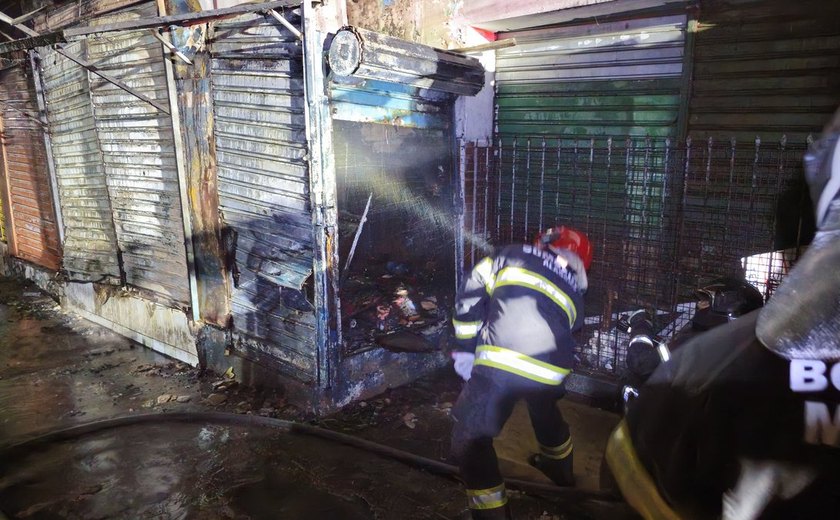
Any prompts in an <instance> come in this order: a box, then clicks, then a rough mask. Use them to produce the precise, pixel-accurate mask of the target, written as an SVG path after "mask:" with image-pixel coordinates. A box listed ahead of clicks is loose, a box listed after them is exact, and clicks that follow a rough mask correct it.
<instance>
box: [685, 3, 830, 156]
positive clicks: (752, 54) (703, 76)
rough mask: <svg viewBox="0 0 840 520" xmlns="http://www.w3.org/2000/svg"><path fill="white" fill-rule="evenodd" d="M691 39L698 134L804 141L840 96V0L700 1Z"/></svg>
mask: <svg viewBox="0 0 840 520" xmlns="http://www.w3.org/2000/svg"><path fill="white" fill-rule="evenodd" d="M739 3H740V4H743V2H739ZM695 42H696V43H695V50H694V57H695V59H694V71H693V78H694V79H693V85H692V97H691V104H690V118H689V134H690V135H692V136H694V137H695V138H705V137H708V136H712V135H714V136H720V137H724V138H726V139H728V138H729V137H731V136H735V137H737V138H738V139H739V140H741V141H748V142H751V141H752V140H754V139H755V138H756V136H759V137H761V138H762V139H763V140H764V141H765V142H766V141H767V140H772V141H775V142H778V141H779V139H780V138H781V136H782V135H783V134H786V135H787V137H788V142H789V143H790V142H797V143H799V142H804V141H805V139H806V137H807V135H808V134H810V133H819V131H820V130H821V129H822V126H823V125H825V124H826V123H827V122H828V120H829V119H830V117H831V114H832V113H833V112H834V111H835V110H836V109H837V106H838V104H840V2H825V1H819V2H814V1H807V0H806V1H798V2H788V1H778V0H776V1H763V2H753V3H750V4H747V5H740V6H737V5H732V2H720V1H719V2H709V3H708V4H707V3H704V4H703V9H702V10H701V11H700V20H699V27H698V33H697V37H696V40H695Z"/></svg>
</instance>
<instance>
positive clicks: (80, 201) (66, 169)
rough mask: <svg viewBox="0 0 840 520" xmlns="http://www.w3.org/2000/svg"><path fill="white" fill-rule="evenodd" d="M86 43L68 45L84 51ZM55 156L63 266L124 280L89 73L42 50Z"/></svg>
mask: <svg viewBox="0 0 840 520" xmlns="http://www.w3.org/2000/svg"><path fill="white" fill-rule="evenodd" d="M82 43H83V42H76V43H73V44H70V45H67V47H65V49H66V50H67V51H68V52H72V53H74V54H77V55H78V54H82V53H83V47H82ZM40 54H41V57H42V63H43V74H44V75H43V79H44V84H45V85H44V87H45V88H44V91H45V96H46V99H47V114H48V118H49V122H50V131H51V137H52V148H53V150H52V151H53V159H54V161H55V170H56V177H57V179H58V185H59V199H60V201H61V212H62V217H63V219H64V269H65V271H67V273H68V274H69V275H70V276H71V277H72V278H74V279H80V280H102V281H107V279H108V278H109V277H110V278H112V279H116V280H119V278H120V267H119V263H118V261H117V241H116V234H115V232H114V222H113V219H112V216H111V204H110V199H109V196H108V186H107V185H106V183H105V170H104V167H103V166H102V155H101V151H100V147H99V141H98V139H97V136H96V130H95V128H94V119H93V108H92V106H91V101H90V90H89V85H88V77H87V71H85V69H83V68H81V67H79V66H78V65H76V64H75V63H73V62H72V61H70V60H68V59H67V58H65V57H63V56H61V55H60V54H58V53H57V52H55V51H53V50H51V49H49V48H46V47H45V48H42V49H40Z"/></svg>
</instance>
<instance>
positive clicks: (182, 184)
mask: <svg viewBox="0 0 840 520" xmlns="http://www.w3.org/2000/svg"><path fill="white" fill-rule="evenodd" d="M157 4H158V12H160V13H165V12H166V4H165V3H164V1H163V0H158V2H157ZM152 32H153V33H154V35H155V37H156V38H157V39H158V40H159V41H160V42H161V43H163V44H164V45H165V44H166V43H169V42H165V40H164V38H163V36H161V35H160V34H158V33H157V31H156V30H154V29H153V30H152ZM170 45H171V44H170ZM173 52H174V51H173ZM178 54H180V53H176V55H178ZM162 57H163V69H164V73H165V74H166V95H167V97H168V98H169V117H170V119H171V121H172V138H173V144H174V146H175V170H176V172H177V174H178V195H179V196H180V199H181V222H182V226H183V228H184V251H185V253H186V255H187V277H188V280H189V285H190V313H191V315H192V320H193V321H194V322H199V321H201V303H200V301H201V300H200V298H199V297H198V278H197V275H196V267H195V244H194V243H193V233H194V231H193V225H192V217H191V216H190V207H189V200H190V195H189V180H188V179H187V175H188V174H187V167H186V156H185V155H184V146H185V145H184V134H183V132H182V131H181V110H180V107H179V106H178V90H177V88H176V86H175V73H174V71H173V70H172V62H171V61H169V60H168V59H167V58H166V56H165V55H162ZM186 61H187V62H188V63H189V64H190V65H192V62H190V61H189V60H186Z"/></svg>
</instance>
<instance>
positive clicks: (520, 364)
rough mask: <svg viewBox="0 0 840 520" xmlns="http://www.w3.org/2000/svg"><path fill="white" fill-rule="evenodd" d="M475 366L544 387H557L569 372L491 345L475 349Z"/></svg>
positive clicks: (566, 369)
mask: <svg viewBox="0 0 840 520" xmlns="http://www.w3.org/2000/svg"><path fill="white" fill-rule="evenodd" d="M475 364H476V365H485V366H488V367H493V368H498V369H499V370H505V371H507V372H512V373H514V374H516V375H519V376H522V377H525V378H528V379H530V380H532V381H536V382H538V383H544V384H546V385H559V384H560V383H562V382H563V379H565V377H566V375H567V374H568V373H569V372H571V370H569V369H568V368H560V367H556V366H554V365H552V364H549V363H545V362H543V361H540V360H538V359H534V358H532V357H531V356H526V355H525V354H520V353H519V352H515V351H513V350H510V349H506V348H502V347H496V346H493V345H481V346H479V347H478V348H477V349H475Z"/></svg>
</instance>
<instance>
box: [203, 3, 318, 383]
mask: <svg viewBox="0 0 840 520" xmlns="http://www.w3.org/2000/svg"><path fill="white" fill-rule="evenodd" d="M285 16H286V17H287V19H289V20H290V21H291V22H292V23H294V24H295V25H297V26H298V27H299V26H300V18H299V16H298V15H297V13H296V12H295V13H292V12H290V11H286V12H285ZM210 53H211V56H212V95H213V104H214V107H215V129H214V132H215V138H216V161H217V166H218V176H219V207H220V209H221V213H222V215H223V219H224V223H225V224H226V225H227V226H228V227H229V228H230V230H232V232H233V234H235V236H236V239H235V247H236V252H235V255H236V265H237V268H238V271H239V283H238V287H237V288H235V290H234V292H233V305H232V307H233V325H234V327H235V329H236V330H237V331H239V332H241V333H243V334H245V335H247V336H250V337H252V338H256V339H259V340H262V341H264V342H265V343H261V344H248V342H247V341H246V340H243V341H241V342H240V345H241V346H242V348H243V349H244V351H245V353H246V355H250V356H252V357H254V358H257V359H262V358H264V357H266V356H267V357H268V358H271V360H272V361H273V362H275V363H276V362H277V361H279V362H280V364H279V368H280V369H281V370H285V371H287V372H289V373H291V374H292V375H294V376H296V377H298V378H300V379H303V380H311V378H312V377H313V375H314V373H315V366H316V365H315V364H316V346H315V315H314V312H312V309H311V308H310V307H309V306H308V303H307V302H306V300H305V298H304V295H303V292H302V291H301V289H302V288H303V286H304V282H305V281H306V280H307V279H308V278H309V276H310V275H311V273H312V265H313V259H314V256H313V255H314V254H313V245H312V243H313V230H312V217H311V214H310V204H309V172H308V168H307V143H306V131H305V115H304V105H305V100H304V92H303V59H302V46H301V43H300V42H299V41H298V40H297V39H296V38H295V36H293V35H292V34H291V33H290V32H289V31H288V30H286V29H284V28H283V27H282V26H281V25H279V24H278V23H277V22H276V21H274V20H273V19H271V18H268V19H267V18H264V17H262V16H251V15H249V16H243V17H239V18H236V19H234V20H231V21H227V22H222V23H219V24H217V25H215V27H214V30H213V36H212V38H211V43H210Z"/></svg>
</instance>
